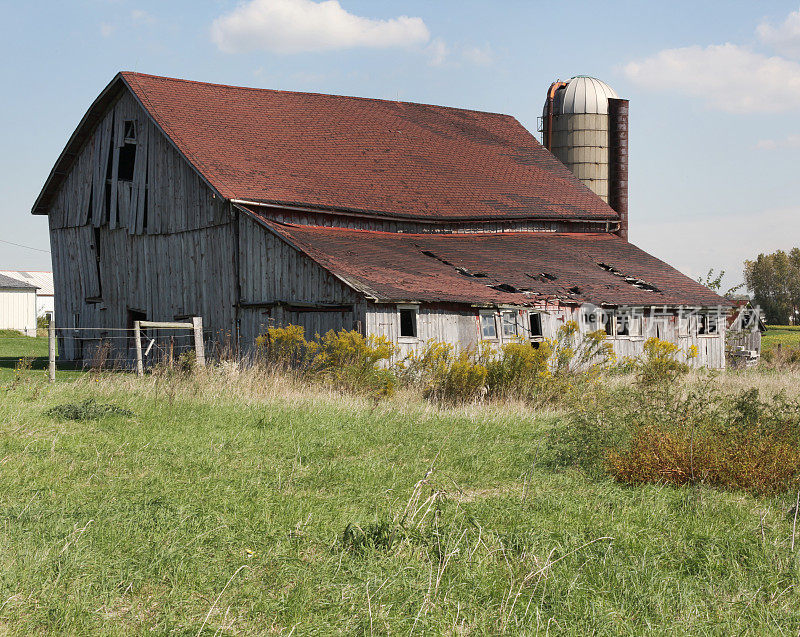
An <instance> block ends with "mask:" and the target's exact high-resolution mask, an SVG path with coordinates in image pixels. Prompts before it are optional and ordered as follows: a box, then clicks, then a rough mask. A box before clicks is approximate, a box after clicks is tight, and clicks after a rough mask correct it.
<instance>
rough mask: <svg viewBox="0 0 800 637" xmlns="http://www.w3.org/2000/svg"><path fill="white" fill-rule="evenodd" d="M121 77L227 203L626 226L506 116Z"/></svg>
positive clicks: (137, 75)
mask: <svg viewBox="0 0 800 637" xmlns="http://www.w3.org/2000/svg"><path fill="white" fill-rule="evenodd" d="M121 76H122V78H123V79H124V81H125V82H126V83H127V84H128V86H130V88H131V90H133V92H134V93H135V94H136V96H137V97H138V98H139V99H140V101H141V102H142V103H143V104H144V106H145V108H146V109H147V110H148V111H149V113H150V115H151V116H152V117H153V118H154V119H155V120H156V122H158V124H159V125H160V126H161V127H162V128H163V129H164V130H165V131H166V133H167V134H168V135H169V136H170V137H171V138H172V140H173V142H174V143H175V144H176V145H177V146H178V148H179V149H180V150H181V151H182V152H183V153H184V154H185V155H186V156H187V157H188V158H189V159H190V160H191V161H192V162H193V163H194V164H195V166H196V167H197V169H198V170H199V171H200V172H201V173H202V174H203V175H204V177H205V178H206V179H207V180H208V181H209V182H210V183H211V184H212V185H213V186H214V187H215V188H216V189H217V190H218V191H219V192H220V193H221V194H222V195H223V196H224V197H226V198H231V199H245V200H251V201H260V202H272V203H279V204H285V205H289V204H295V205H304V206H310V207H317V208H325V209H336V210H354V211H362V212H370V213H379V214H382V215H386V216H393V217H424V218H438V219H501V218H538V219H597V220H603V219H612V220H613V219H618V215H617V214H616V213H615V212H614V211H613V210H612V209H611V208H609V207H608V206H607V205H606V204H605V203H604V202H603V201H602V200H601V199H600V198H599V197H597V196H596V195H595V194H594V193H592V192H591V191H590V190H589V189H588V188H586V187H585V186H583V185H582V184H581V183H580V182H579V181H578V180H577V179H576V178H575V177H574V176H573V174H572V173H571V172H570V171H569V170H568V169H567V168H566V167H565V166H563V165H562V164H561V162H559V161H558V160H557V159H555V157H553V155H551V154H550V153H549V152H548V151H547V150H545V149H544V148H543V147H542V146H541V145H540V144H539V143H538V142H537V141H536V139H534V137H533V135H531V134H530V133H529V132H528V131H527V130H525V128H523V127H522V125H521V124H520V123H519V122H518V121H517V120H516V119H514V118H513V117H511V116H509V115H498V114H494V113H483V112H478V111H469V110H464V109H458V108H446V107H442V106H430V105H424V104H412V103H407V102H392V101H386V100H377V99H364V98H356V97H340V96H335V95H320V94H314V93H292V92H286V91H272V90H264V89H252V88H241V87H235V86H223V85H219V84H206V83H202V82H191V81H186V80H177V79H171V78H165V77H158V76H153V75H143V74H140V73H129V72H125V73H122V74H121Z"/></svg>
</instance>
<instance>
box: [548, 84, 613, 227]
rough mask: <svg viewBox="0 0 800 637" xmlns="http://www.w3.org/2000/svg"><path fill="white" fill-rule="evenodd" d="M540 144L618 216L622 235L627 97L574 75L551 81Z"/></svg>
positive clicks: (607, 86)
mask: <svg viewBox="0 0 800 637" xmlns="http://www.w3.org/2000/svg"><path fill="white" fill-rule="evenodd" d="M542 143H543V144H544V145H545V147H546V148H547V149H548V150H550V151H551V152H552V153H553V154H554V155H555V156H556V157H558V159H560V160H561V162H562V163H564V165H566V166H567V167H568V168H569V169H570V170H571V171H572V172H573V173H574V174H575V176H576V177H577V178H578V179H580V181H581V182H582V183H583V184H584V185H586V186H587V187H588V188H589V189H591V190H592V191H593V192H594V193H595V194H596V195H598V196H599V197H601V198H602V199H603V200H604V201H606V202H607V203H608V204H609V205H610V206H611V207H612V208H614V210H616V211H617V212H618V213H619V215H620V225H619V229H618V231H617V232H618V234H619V235H620V236H622V237H625V238H627V236H628V100H623V99H620V98H619V96H618V95H617V94H616V92H614V89H612V88H611V87H610V86H609V85H608V84H606V83H605V82H601V81H600V80H598V79H596V78H593V77H587V76H585V75H577V76H575V77H573V78H571V79H570V80H568V81H567V82H553V83H552V84H551V85H550V89H549V90H548V91H547V99H546V101H545V104H544V111H543V114H542Z"/></svg>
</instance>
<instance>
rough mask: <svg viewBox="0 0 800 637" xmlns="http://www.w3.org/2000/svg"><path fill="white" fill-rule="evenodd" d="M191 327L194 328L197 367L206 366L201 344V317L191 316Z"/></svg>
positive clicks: (203, 349)
mask: <svg viewBox="0 0 800 637" xmlns="http://www.w3.org/2000/svg"><path fill="white" fill-rule="evenodd" d="M192 325H193V326H194V353H195V356H196V357H197V366H198V367H205V366H206V347H205V344H204V343H203V317H202V316H193V317H192Z"/></svg>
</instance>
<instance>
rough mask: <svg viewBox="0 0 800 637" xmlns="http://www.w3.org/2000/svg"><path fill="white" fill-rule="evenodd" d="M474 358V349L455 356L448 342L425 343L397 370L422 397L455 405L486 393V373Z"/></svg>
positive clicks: (475, 356)
mask: <svg viewBox="0 0 800 637" xmlns="http://www.w3.org/2000/svg"><path fill="white" fill-rule="evenodd" d="M478 358H479V356H478V355H477V354H476V352H475V351H474V350H463V351H462V352H459V353H458V354H457V353H456V351H455V348H454V347H453V346H452V345H450V344H449V343H441V342H438V341H429V342H427V343H426V344H425V346H424V347H423V348H422V350H421V351H420V352H418V353H412V354H410V355H409V356H407V357H406V358H405V359H404V360H403V361H402V362H401V363H400V365H399V366H398V367H399V372H400V375H401V378H402V379H403V380H405V381H406V382H408V383H410V384H412V385H416V386H418V387H420V388H421V389H422V392H423V395H424V396H425V397H426V398H429V399H431V400H434V401H438V402H445V403H451V404H457V403H465V402H470V401H473V400H477V399H479V398H481V397H482V396H483V395H484V393H485V392H486V375H487V370H486V366H485V365H483V364H482V363H481V362H479V361H478V360H477V359H478Z"/></svg>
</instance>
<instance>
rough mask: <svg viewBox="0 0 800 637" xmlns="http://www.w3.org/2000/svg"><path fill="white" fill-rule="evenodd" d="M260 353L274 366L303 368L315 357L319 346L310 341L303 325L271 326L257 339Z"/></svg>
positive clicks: (257, 347)
mask: <svg viewBox="0 0 800 637" xmlns="http://www.w3.org/2000/svg"><path fill="white" fill-rule="evenodd" d="M256 349H257V351H258V353H259V355H260V356H261V357H262V358H263V360H264V361H265V362H266V363H267V365H269V366H272V367H277V368H280V369H283V370H287V369H302V368H304V367H305V366H306V365H307V364H308V363H309V361H310V360H311V359H312V358H313V356H314V354H315V353H316V351H317V349H318V346H317V344H316V343H314V342H309V341H307V340H306V337H305V330H304V329H303V327H302V326H301V325H288V326H287V327H270V328H269V329H268V330H267V333H266V334H262V335H261V336H259V337H258V338H257V339H256Z"/></svg>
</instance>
